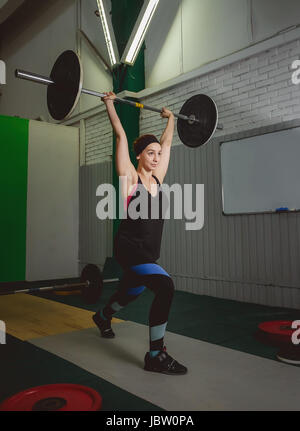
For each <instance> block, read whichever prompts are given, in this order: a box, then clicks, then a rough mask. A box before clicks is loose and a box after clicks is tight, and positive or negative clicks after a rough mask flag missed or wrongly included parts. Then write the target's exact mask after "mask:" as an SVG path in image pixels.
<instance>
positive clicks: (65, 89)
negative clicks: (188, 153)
mask: <svg viewBox="0 0 300 431" xmlns="http://www.w3.org/2000/svg"><path fill="white" fill-rule="evenodd" d="M15 76H16V78H20V79H25V80H28V81H32V82H35V83H38V84H43V85H47V86H48V89H47V105H48V110H49V113H50V115H51V116H52V118H53V119H55V120H57V121H62V120H65V119H67V118H68V117H70V115H71V114H72V112H73V111H74V109H75V107H76V105H77V103H78V101H79V98H80V95H81V93H83V94H88V95H90V96H95V97H100V98H103V97H104V96H105V94H104V93H99V92H97V91H94V90H87V89H85V88H83V87H82V83H83V68H82V64H81V60H80V58H79V56H78V55H77V54H76V53H75V52H74V51H71V50H68V51H64V52H63V53H62V54H61V55H60V56H59V57H58V58H57V60H56V61H55V64H54V66H53V68H52V70H51V73H50V77H45V76H42V75H38V74H36V73H32V72H26V71H24V70H20V69H16V71H15ZM115 101H116V102H117V103H124V104H127V105H131V106H134V107H136V108H139V109H146V110H149V111H153V112H158V113H161V112H162V109H158V108H153V107H152V106H148V105H144V104H142V103H139V102H133V101H131V100H127V99H122V98H119V97H117V98H116V99H115ZM174 116H175V117H176V118H178V121H177V131H178V135H179V138H180V140H181V141H182V142H183V143H184V144H185V145H187V146H188V147H193V148H195V147H199V146H201V145H204V144H206V143H207V142H208V141H209V140H210V139H211V137H212V136H213V135H214V133H215V131H216V129H217V128H219V129H222V126H218V109H217V106H216V103H215V102H214V101H213V99H211V98H210V97H209V96H207V95H205V94H198V95H195V96H192V97H191V98H190V99H188V100H187V101H186V102H185V103H184V105H183V106H182V108H181V110H180V113H179V114H175V113H174Z"/></svg>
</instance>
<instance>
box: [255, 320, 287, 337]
mask: <svg viewBox="0 0 300 431" xmlns="http://www.w3.org/2000/svg"><path fill="white" fill-rule="evenodd" d="M292 323H293V321H291V320H275V321H272V322H262V323H260V324H259V325H258V327H259V329H260V330H261V331H263V332H265V333H267V334H269V335H275V336H276V335H278V336H279V337H284V338H285V337H286V338H291V337H292V334H293V332H294V331H295V329H293V328H292Z"/></svg>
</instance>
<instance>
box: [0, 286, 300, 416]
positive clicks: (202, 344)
mask: <svg viewBox="0 0 300 431" xmlns="http://www.w3.org/2000/svg"><path fill="white" fill-rule="evenodd" d="M116 286H117V284H116V283H110V284H106V285H105V287H104V290H103V293H102V296H101V300H100V302H99V303H98V304H96V305H92V306H86V305H84V304H83V303H82V301H81V298H80V296H79V295H76V294H75V295H66V296H63V295H58V294H57V293H55V292H48V293H47V294H46V293H44V294H38V295H37V294H36V295H24V294H18V295H10V296H6V297H2V301H1V305H0V312H1V315H4V316H5V319H4V320H5V322H6V325H7V332H8V333H7V339H6V342H7V345H6V346H5V348H2V352H1V364H2V366H1V369H0V379H1V388H0V401H3V400H4V399H6V398H8V397H10V396H12V395H13V394H15V393H18V392H20V391H22V390H25V389H28V388H30V387H34V386H39V385H47V384H52V383H53V384H54V383H73V384H82V385H85V386H89V387H91V388H94V389H95V390H97V391H98V392H99V393H100V394H101V395H102V397H103V405H102V410H103V411H116V410H119V411H166V410H168V411H188V410H191V411H201V410H219V411H222V410H223V411H225V410H227V411H228V410H233V411H239V410H243V411H245V410H248V411H251V410H256V411H259V410H299V408H298V401H297V397H295V393H296V391H297V388H298V387H299V383H300V376H299V370H298V368H299V367H298V366H294V365H288V364H285V363H281V362H279V361H278V360H277V359H276V353H277V351H278V348H276V347H271V346H269V345H265V344H262V343H261V342H259V341H258V340H257V339H256V337H255V333H256V331H257V327H258V324H259V323H260V322H262V321H270V320H297V318H298V317H299V313H298V312H297V311H296V310H289V309H281V308H275V307H268V306H262V305H255V304H247V303H241V302H240V303H239V302H236V301H230V300H223V299H216V298H212V297H208V296H200V295H194V294H190V293H186V292H181V291H176V292H175V296H174V300H173V304H172V308H171V313H170V318H169V322H168V326H167V332H166V336H165V344H166V346H167V349H168V352H169V353H170V354H171V355H172V354H173V355H174V357H176V359H178V361H179V362H181V363H183V364H184V365H186V366H187V367H188V370H189V371H188V374H187V375H185V376H166V375H160V374H157V373H149V372H146V371H144V370H143V359H144V354H145V352H146V350H148V314H149V310H150V306H151V303H152V299H153V296H152V293H151V292H150V291H147V290H146V291H145V292H144V293H143V295H142V296H141V297H140V298H139V300H138V301H135V302H134V303H132V304H130V305H129V306H128V307H126V308H125V309H124V310H121V311H120V312H119V313H118V314H117V316H116V318H115V319H113V323H112V325H113V329H114V332H115V333H116V338H115V339H113V340H109V339H108V340H107V339H103V338H102V337H101V336H100V333H99V331H98V328H96V327H95V326H94V324H93V321H92V319H91V316H92V314H93V312H94V311H96V310H97V309H98V308H100V307H101V306H102V305H104V304H105V303H106V301H107V300H108V298H109V297H110V295H111V294H112V292H113V291H114V289H115V288H116ZM8 302H9V306H8ZM7 310H8V311H7ZM24 310H25V312H24ZM33 328H34V330H33ZM36 328H39V329H38V330H37V329H36ZM137 341H139V342H138V343H137ZM161 383H163V385H161ZM158 385H159V386H160V391H157V386H158ZM283 391H284V397H283V396H282V393H283ZM170 393H172V397H170V396H166V395H167V394H170ZM208 395H209V396H208Z"/></svg>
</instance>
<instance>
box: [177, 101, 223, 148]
mask: <svg viewBox="0 0 300 431" xmlns="http://www.w3.org/2000/svg"><path fill="white" fill-rule="evenodd" d="M180 114H183V115H186V116H187V117H190V116H191V115H193V116H194V117H195V118H197V119H198V120H199V123H198V122H194V123H193V124H190V123H189V122H188V121H187V120H182V119H181V118H178V121H177V131H178V135H179V137H180V140H181V141H182V142H183V143H184V144H185V145H187V146H188V147H192V148H196V147H200V146H201V145H204V144H206V142H208V141H209V139H210V138H211V137H212V136H213V134H214V133H215V130H216V128H217V125H218V109H217V106H216V104H215V102H214V101H213V100H212V99H211V98H210V97H209V96H206V95H205V94H198V95H196V96H193V97H191V98H190V99H188V100H187V101H186V102H185V103H184V105H183V106H182V108H181V111H180Z"/></svg>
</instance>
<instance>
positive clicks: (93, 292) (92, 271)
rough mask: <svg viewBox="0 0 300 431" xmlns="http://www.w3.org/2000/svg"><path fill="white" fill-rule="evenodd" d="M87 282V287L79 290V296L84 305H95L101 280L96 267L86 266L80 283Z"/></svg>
mask: <svg viewBox="0 0 300 431" xmlns="http://www.w3.org/2000/svg"><path fill="white" fill-rule="evenodd" d="M86 281H89V283H90V284H89V286H87V287H83V288H81V296H82V299H83V301H84V302H85V303H86V304H96V302H98V301H99V299H100V296H101V293H102V288H103V278H102V273H101V271H100V269H99V268H98V266H96V265H93V264H89V265H86V266H85V267H84V268H83V270H82V273H81V277H80V282H81V283H85V282H86Z"/></svg>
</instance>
